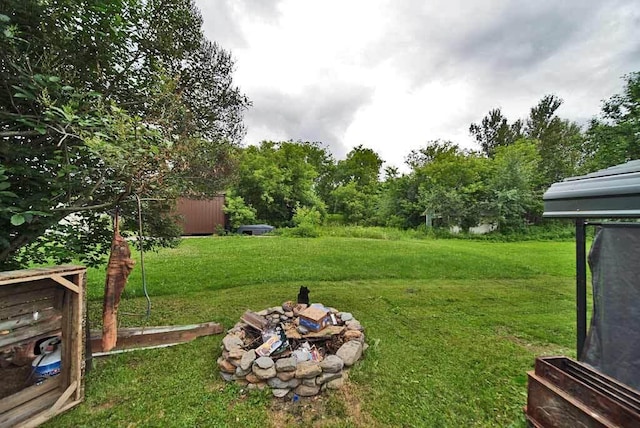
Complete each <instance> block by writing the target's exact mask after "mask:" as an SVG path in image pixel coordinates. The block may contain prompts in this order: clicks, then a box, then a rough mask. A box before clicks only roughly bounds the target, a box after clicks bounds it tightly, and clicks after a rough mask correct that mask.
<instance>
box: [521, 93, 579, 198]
mask: <svg viewBox="0 0 640 428" xmlns="http://www.w3.org/2000/svg"><path fill="white" fill-rule="evenodd" d="M562 102H563V101H562V99H560V98H558V97H556V96H555V95H546V96H544V97H543V98H542V99H541V100H540V102H539V103H538V104H537V105H536V106H535V107H533V108H532V109H531V113H530V114H529V117H528V118H527V120H526V126H525V135H526V136H527V138H529V140H530V141H533V142H535V144H536V147H537V150H538V153H539V155H540V164H539V167H540V174H539V176H540V178H539V179H538V180H537V183H536V184H537V185H538V186H539V187H540V189H546V188H548V187H549V186H550V185H551V184H553V183H555V182H557V181H560V180H562V179H564V178H566V177H570V176H572V175H574V174H575V173H576V171H577V167H578V165H579V163H580V160H581V146H582V142H583V136H582V131H581V129H580V127H579V126H578V125H577V124H575V123H573V122H570V121H568V120H563V119H560V118H559V117H558V116H557V115H556V111H557V110H558V108H559V107H560V106H561V105H562Z"/></svg>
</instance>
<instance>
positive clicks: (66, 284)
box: [51, 275, 80, 293]
mask: <svg viewBox="0 0 640 428" xmlns="http://www.w3.org/2000/svg"><path fill="white" fill-rule="evenodd" d="M51 279H53V280H54V281H55V282H57V283H58V284H60V285H62V286H63V287H66V288H68V289H69V290H71V291H73V292H74V293H79V292H80V287H78V286H77V285H76V284H74V283H73V282H71V281H69V280H68V279H66V278H64V277H62V276H60V275H51Z"/></svg>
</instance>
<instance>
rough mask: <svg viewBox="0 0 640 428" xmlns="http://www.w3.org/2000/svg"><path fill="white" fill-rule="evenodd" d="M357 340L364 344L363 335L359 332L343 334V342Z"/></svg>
mask: <svg viewBox="0 0 640 428" xmlns="http://www.w3.org/2000/svg"><path fill="white" fill-rule="evenodd" d="M350 340H359V341H360V342H364V334H363V333H362V332H361V331H360V330H347V331H345V332H344V341H345V342H348V341H350Z"/></svg>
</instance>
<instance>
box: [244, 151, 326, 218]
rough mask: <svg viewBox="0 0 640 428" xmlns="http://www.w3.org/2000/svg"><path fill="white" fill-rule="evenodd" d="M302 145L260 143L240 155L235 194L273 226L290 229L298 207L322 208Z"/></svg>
mask: <svg viewBox="0 0 640 428" xmlns="http://www.w3.org/2000/svg"><path fill="white" fill-rule="evenodd" d="M308 153H309V150H308V147H307V145H306V143H302V142H293V141H285V142H272V141H263V142H261V143H260V145H259V146H250V147H247V148H246V149H244V150H243V151H242V153H241V155H240V161H239V167H238V179H237V182H236V183H235V185H234V187H233V188H234V192H235V193H236V194H237V195H238V196H241V197H242V198H243V199H244V201H245V202H246V204H247V205H249V206H251V207H253V208H254V209H255V210H256V213H257V214H256V215H257V217H258V219H260V220H263V221H266V222H269V223H272V224H274V225H276V226H287V225H291V220H292V218H293V215H294V214H295V211H296V209H297V208H298V207H307V208H311V207H315V208H316V209H317V210H318V211H319V212H321V213H324V211H325V209H324V204H323V202H322V201H321V200H320V198H319V197H318V196H317V194H316V192H315V190H314V183H315V180H316V177H317V175H318V174H317V172H316V170H315V168H314V166H313V164H311V163H310V162H309V159H308Z"/></svg>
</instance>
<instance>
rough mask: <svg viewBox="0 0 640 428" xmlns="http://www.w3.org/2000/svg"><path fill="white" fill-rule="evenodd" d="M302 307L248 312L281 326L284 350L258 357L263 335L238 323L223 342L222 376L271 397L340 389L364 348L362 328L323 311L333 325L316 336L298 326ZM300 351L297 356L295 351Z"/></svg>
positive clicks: (289, 305)
mask: <svg viewBox="0 0 640 428" xmlns="http://www.w3.org/2000/svg"><path fill="white" fill-rule="evenodd" d="M313 306H314V307H323V306H322V305H319V304H315V305H313ZM306 308H307V305H303V304H297V305H295V304H293V303H292V302H285V303H283V304H282V306H276V307H272V308H268V309H264V310H262V311H260V312H257V313H251V312H248V313H249V314H251V316H252V319H256V318H258V319H260V320H264V322H266V324H267V325H269V326H270V327H275V326H280V327H281V328H282V329H283V330H284V332H285V334H286V337H287V341H288V346H286V347H284V349H278V350H277V351H276V352H274V353H273V354H271V355H270V356H260V355H258V354H257V353H256V349H257V348H258V347H259V346H260V345H262V343H263V337H262V332H261V331H260V329H258V328H256V326H255V325H250V324H249V323H247V322H244V321H240V322H238V323H237V324H236V325H235V326H234V327H233V328H232V329H230V330H229V331H228V333H227V335H226V336H225V337H224V338H223V339H222V356H221V357H220V358H218V361H217V364H218V367H219V369H220V375H221V377H222V378H223V379H224V380H225V381H227V382H236V383H239V384H241V385H246V386H247V387H248V388H249V389H255V388H258V389H264V388H271V392H272V393H273V395H274V396H275V397H285V396H287V395H292V394H297V395H299V396H303V397H309V396H313V395H317V394H319V393H320V392H321V391H325V390H332V389H339V388H341V387H342V385H343V384H344V381H345V380H346V378H347V371H348V369H349V367H351V366H353V365H354V364H355V363H356V362H357V361H358V360H359V359H361V358H362V356H363V353H364V351H365V350H366V348H367V347H368V345H367V344H366V342H365V335H364V332H363V330H364V329H363V327H362V325H361V324H360V322H358V320H356V319H355V318H354V317H353V315H352V314H350V313H348V312H339V311H338V310H337V309H335V308H326V310H327V311H329V312H328V313H329V314H332V318H333V319H334V320H335V323H331V325H329V326H327V327H325V328H323V329H322V330H320V331H317V332H313V331H309V330H308V329H306V328H304V327H303V326H301V325H300V314H301V313H302V312H303V311H304V310H305V309H306ZM245 315H246V314H245ZM243 318H244V319H246V318H245V317H244V316H243ZM252 324H254V323H252ZM300 349H301V350H303V352H302V353H301V352H300V351H298V352H296V350H300ZM301 355H307V356H308V358H309V360H303V361H299V359H301V358H304V357H300V356H301Z"/></svg>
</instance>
